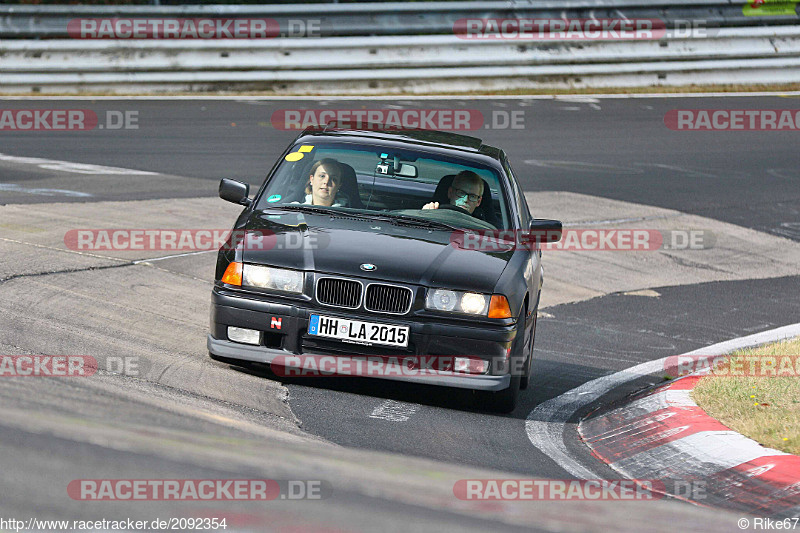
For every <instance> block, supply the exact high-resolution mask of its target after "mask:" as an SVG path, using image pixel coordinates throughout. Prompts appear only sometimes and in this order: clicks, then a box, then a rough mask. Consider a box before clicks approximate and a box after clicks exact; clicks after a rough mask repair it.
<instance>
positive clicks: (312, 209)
mask: <svg viewBox="0 0 800 533" xmlns="http://www.w3.org/2000/svg"><path fill="white" fill-rule="evenodd" d="M269 209H289V210H292V211H304V212H306V213H314V214H319V215H328V216H331V217H338V218H362V219H364V220H380V221H383V222H393V221H394V217H391V216H387V215H383V214H380V213H364V212H358V211H355V212H353V211H339V210H334V209H330V208H328V207H319V206H314V205H306V204H289V205H275V206H270V207H269Z"/></svg>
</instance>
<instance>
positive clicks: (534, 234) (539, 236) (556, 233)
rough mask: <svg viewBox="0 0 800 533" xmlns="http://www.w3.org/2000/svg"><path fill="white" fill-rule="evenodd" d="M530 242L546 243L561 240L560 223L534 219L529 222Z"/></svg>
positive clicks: (558, 221)
mask: <svg viewBox="0 0 800 533" xmlns="http://www.w3.org/2000/svg"><path fill="white" fill-rule="evenodd" d="M529 239H530V241H531V242H538V243H547V242H558V241H560V240H561V221H560V220H548V219H544V218H534V219H533V220H531V235H530V237H529Z"/></svg>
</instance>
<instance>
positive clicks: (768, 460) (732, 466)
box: [578, 375, 800, 517]
mask: <svg viewBox="0 0 800 533" xmlns="http://www.w3.org/2000/svg"><path fill="white" fill-rule="evenodd" d="M701 378H702V376H698V375H691V376H686V377H684V378H679V379H677V380H675V381H673V382H671V383H669V384H667V385H662V386H660V387H657V388H655V389H653V390H651V391H649V392H647V393H644V394H639V395H637V396H634V397H632V398H630V399H628V400H626V402H625V404H624V405H622V406H621V407H618V408H615V409H612V410H610V411H609V410H607V409H606V410H605V411H604V412H603V413H602V414H593V415H591V416H589V417H588V418H586V419H584V420H582V421H581V423H580V424H579V427H578V432H579V433H580V435H581V437H582V438H583V440H584V442H585V443H586V444H587V445H588V446H589V448H591V450H592V453H593V454H594V455H595V456H596V457H598V458H600V459H601V460H602V461H604V462H605V463H608V465H609V466H610V467H611V468H612V469H614V470H616V471H617V472H620V473H621V474H623V475H625V476H626V477H629V478H632V479H642V480H650V479H659V480H661V481H663V482H664V485H665V486H666V489H667V492H668V493H671V494H672V495H674V496H676V497H678V498H681V499H685V500H689V501H692V502H694V503H698V504H701V505H712V506H714V507H722V508H726V509H732V510H736V511H743V512H747V513H751V514H757V515H768V516H773V517H794V516H797V515H798V513H800V457H798V456H796V455H790V454H786V453H784V452H780V451H778V450H773V449H771V448H764V447H763V446H761V445H760V444H758V443H757V442H755V441H753V440H751V439H748V438H746V437H744V436H743V435H740V434H739V433H736V432H734V431H731V430H730V429H729V428H728V427H726V426H724V425H723V424H722V423H720V422H719V421H718V420H716V419H714V418H712V417H710V416H709V415H708V414H706V412H705V411H703V409H702V408H700V407H698V405H697V404H696V403H695V402H694V401H693V400H692V399H691V397H690V396H689V393H690V392H691V390H692V389H693V388H694V387H695V385H696V384H697V382H698V381H699V380H700V379H701Z"/></svg>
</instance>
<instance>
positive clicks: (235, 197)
mask: <svg viewBox="0 0 800 533" xmlns="http://www.w3.org/2000/svg"><path fill="white" fill-rule="evenodd" d="M249 194H250V185H248V184H246V183H242V182H240V181H235V180H229V179H225V178H223V179H222V180H220V182H219V197H220V198H222V199H223V200H227V201H229V202H233V203H234V204H239V205H244V206H249V205H250V202H251V200H250V198H248V196H249Z"/></svg>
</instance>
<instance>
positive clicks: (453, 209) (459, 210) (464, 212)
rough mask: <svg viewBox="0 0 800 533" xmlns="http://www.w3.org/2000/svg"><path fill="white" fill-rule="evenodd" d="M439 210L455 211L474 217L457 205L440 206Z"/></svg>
mask: <svg viewBox="0 0 800 533" xmlns="http://www.w3.org/2000/svg"><path fill="white" fill-rule="evenodd" d="M439 209H449V210H451V211H455V212H457V213H461V214H462V215H469V216H473V215H472V213H470V212H469V211H467V210H466V209H464V208H463V207H458V206H457V205H453V204H439Z"/></svg>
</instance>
